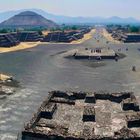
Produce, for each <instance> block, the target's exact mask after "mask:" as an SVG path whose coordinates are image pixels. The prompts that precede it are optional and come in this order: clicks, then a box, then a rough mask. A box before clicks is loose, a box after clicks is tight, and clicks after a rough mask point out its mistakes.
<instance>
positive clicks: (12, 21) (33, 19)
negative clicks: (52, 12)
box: [0, 11, 58, 28]
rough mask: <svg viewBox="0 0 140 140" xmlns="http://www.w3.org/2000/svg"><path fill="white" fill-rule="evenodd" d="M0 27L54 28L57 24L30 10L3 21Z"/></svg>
mask: <svg viewBox="0 0 140 140" xmlns="http://www.w3.org/2000/svg"><path fill="white" fill-rule="evenodd" d="M0 26H2V27H47V28H55V27H57V26H58V25H57V24H56V23H54V22H53V21H51V20H48V19H46V18H44V17H43V16H42V15H40V14H37V13H35V12H32V11H24V12H21V13H19V14H16V15H15V16H13V17H11V18H9V19H7V20H5V21H3V22H2V23H1V24H0Z"/></svg>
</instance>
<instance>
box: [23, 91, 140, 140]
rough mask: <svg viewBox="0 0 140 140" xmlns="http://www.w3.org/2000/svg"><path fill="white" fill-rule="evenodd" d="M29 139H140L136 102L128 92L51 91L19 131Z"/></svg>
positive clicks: (139, 118)
mask: <svg viewBox="0 0 140 140" xmlns="http://www.w3.org/2000/svg"><path fill="white" fill-rule="evenodd" d="M126 104H127V107H126ZM31 139H33V140H46V139H47V140H76V139H77V140H102V139H108V140H114V139H116V140H124V139H128V140H130V139H131V140H136V139H140V111H139V105H138V102H137V100H136V97H135V96H134V94H133V93H129V92H123V93H106V92H93V93H87V92H62V91H53V92H50V93H49V96H48V97H47V99H46V100H45V101H44V102H43V103H42V105H41V107H40V108H39V110H38V112H37V113H36V114H35V115H34V117H33V118H32V119H31V121H30V122H29V123H28V124H26V126H25V128H24V130H23V131H22V140H31Z"/></svg>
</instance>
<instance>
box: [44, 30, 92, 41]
mask: <svg viewBox="0 0 140 140" xmlns="http://www.w3.org/2000/svg"><path fill="white" fill-rule="evenodd" d="M90 31H91V30H90V29H89V28H86V29H81V30H78V31H77V30H76V31H73V30H71V31H56V32H50V33H48V35H46V36H45V37H44V38H43V42H65V43H70V42H72V41H75V40H78V39H82V38H83V37H84V34H86V33H89V32H90Z"/></svg>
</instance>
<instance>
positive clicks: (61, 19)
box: [0, 9, 140, 24]
mask: <svg viewBox="0 0 140 140" xmlns="http://www.w3.org/2000/svg"><path fill="white" fill-rule="evenodd" d="M24 11H33V12H36V13H38V14H40V15H42V16H43V17H45V18H47V19H49V20H52V21H54V22H56V23H59V24H62V23H64V24H65V23H73V24H77V23H93V24H95V23H104V24H108V23H112V24H115V23H116V24H119V23H120V24H121V23H122V24H129V23H130V24H140V20H137V19H135V18H133V17H128V18H121V17H118V16H112V17H109V18H104V17H98V16H96V17H81V16H79V17H70V16H63V15H55V14H51V13H48V12H46V11H43V10H41V9H22V10H15V11H7V12H2V13H0V22H3V21H4V20H7V19H8V18H10V17H12V16H14V15H16V14H18V13H20V12H24Z"/></svg>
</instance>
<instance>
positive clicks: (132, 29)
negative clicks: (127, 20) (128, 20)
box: [129, 26, 140, 33]
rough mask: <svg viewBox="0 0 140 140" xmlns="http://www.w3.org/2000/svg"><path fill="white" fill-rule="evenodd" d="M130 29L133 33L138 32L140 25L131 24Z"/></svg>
mask: <svg viewBox="0 0 140 140" xmlns="http://www.w3.org/2000/svg"><path fill="white" fill-rule="evenodd" d="M129 31H130V32H132V33H138V32H139V31H140V30H139V27H136V26H131V27H129Z"/></svg>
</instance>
